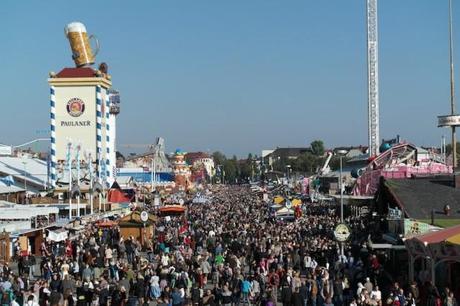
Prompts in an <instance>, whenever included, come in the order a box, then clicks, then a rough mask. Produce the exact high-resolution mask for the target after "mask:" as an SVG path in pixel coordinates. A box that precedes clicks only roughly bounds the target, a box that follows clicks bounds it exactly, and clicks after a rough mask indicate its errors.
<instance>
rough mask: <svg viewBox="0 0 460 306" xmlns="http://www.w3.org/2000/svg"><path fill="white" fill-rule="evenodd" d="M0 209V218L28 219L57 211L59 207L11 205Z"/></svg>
mask: <svg viewBox="0 0 460 306" xmlns="http://www.w3.org/2000/svg"><path fill="white" fill-rule="evenodd" d="M0 209H1V213H0V220H29V219H31V218H34V217H36V216H46V215H49V214H57V213H59V209H58V208H56V207H37V206H33V205H11V206H9V207H7V206H4V207H1V208H0Z"/></svg>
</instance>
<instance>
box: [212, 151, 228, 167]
mask: <svg viewBox="0 0 460 306" xmlns="http://www.w3.org/2000/svg"><path fill="white" fill-rule="evenodd" d="M212 158H213V159H214V164H215V165H223V164H224V162H225V160H227V157H226V156H225V154H223V153H222V152H219V151H216V152H214V153H212Z"/></svg>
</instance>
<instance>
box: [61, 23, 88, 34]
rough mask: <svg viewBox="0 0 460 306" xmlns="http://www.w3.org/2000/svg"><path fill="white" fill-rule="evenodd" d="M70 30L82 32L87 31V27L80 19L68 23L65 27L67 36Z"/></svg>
mask: <svg viewBox="0 0 460 306" xmlns="http://www.w3.org/2000/svg"><path fill="white" fill-rule="evenodd" d="M69 32H80V33H83V32H84V33H86V27H85V25H84V24H83V23H81V22H78V21H74V22H71V23H69V24H68V25H66V27H65V28H64V33H65V36H67V35H68V34H69Z"/></svg>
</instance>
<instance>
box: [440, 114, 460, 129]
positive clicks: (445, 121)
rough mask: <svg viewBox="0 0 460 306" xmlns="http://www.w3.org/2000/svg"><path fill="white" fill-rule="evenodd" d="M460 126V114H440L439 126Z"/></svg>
mask: <svg viewBox="0 0 460 306" xmlns="http://www.w3.org/2000/svg"><path fill="white" fill-rule="evenodd" d="M446 126H447V127H449V126H460V115H447V116H438V127H446Z"/></svg>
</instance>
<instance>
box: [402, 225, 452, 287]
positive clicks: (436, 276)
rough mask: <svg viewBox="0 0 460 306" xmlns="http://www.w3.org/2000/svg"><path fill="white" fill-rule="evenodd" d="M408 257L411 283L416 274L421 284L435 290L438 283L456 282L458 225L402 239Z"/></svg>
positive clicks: (440, 284)
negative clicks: (422, 278) (430, 283)
mask: <svg viewBox="0 0 460 306" xmlns="http://www.w3.org/2000/svg"><path fill="white" fill-rule="evenodd" d="M404 244H405V245H406V249H407V251H408V253H409V278H410V280H411V281H413V280H414V276H415V275H414V274H415V272H417V271H421V272H423V273H421V274H420V273H419V275H422V276H423V275H425V276H426V279H425V281H432V282H433V284H436V285H438V286H446V285H447V284H442V283H441V282H446V281H447V282H450V283H459V282H460V274H459V273H458V271H460V225H456V226H453V227H449V228H446V229H443V230H440V231H435V232H429V233H425V234H421V235H417V236H414V237H412V238H409V239H405V241H404Z"/></svg>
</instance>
